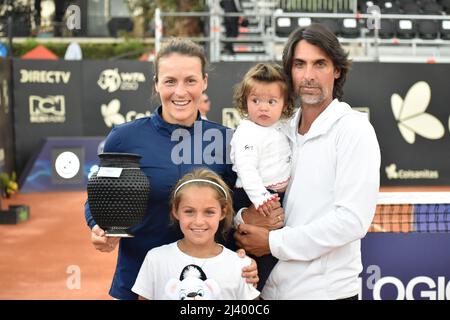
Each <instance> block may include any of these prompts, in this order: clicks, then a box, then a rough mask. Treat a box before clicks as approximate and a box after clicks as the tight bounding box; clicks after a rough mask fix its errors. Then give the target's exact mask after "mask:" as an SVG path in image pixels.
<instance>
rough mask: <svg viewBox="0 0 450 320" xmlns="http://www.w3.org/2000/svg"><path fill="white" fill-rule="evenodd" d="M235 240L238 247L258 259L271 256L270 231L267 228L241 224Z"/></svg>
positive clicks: (235, 234)
mask: <svg viewBox="0 0 450 320" xmlns="http://www.w3.org/2000/svg"><path fill="white" fill-rule="evenodd" d="M234 239H235V240H236V244H237V245H238V247H241V248H243V249H245V251H246V252H248V253H251V254H253V255H255V256H257V257H261V256H263V255H266V254H270V247H269V230H267V229H265V228H262V227H257V226H253V225H250V224H240V225H238V228H237V231H236V232H235V233H234Z"/></svg>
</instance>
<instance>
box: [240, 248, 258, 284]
mask: <svg viewBox="0 0 450 320" xmlns="http://www.w3.org/2000/svg"><path fill="white" fill-rule="evenodd" d="M236 252H237V254H238V256H239V258H245V257H246V254H245V250H244V249H239V250H238V251H236ZM249 258H250V257H249ZM250 260H251V263H250V264H249V265H248V266H246V267H243V268H242V277H243V278H245V281H246V282H247V283H250V284H252V285H253V286H254V287H255V288H256V286H257V285H258V281H259V277H258V268H257V266H256V261H255V260H253V259H252V258H250Z"/></svg>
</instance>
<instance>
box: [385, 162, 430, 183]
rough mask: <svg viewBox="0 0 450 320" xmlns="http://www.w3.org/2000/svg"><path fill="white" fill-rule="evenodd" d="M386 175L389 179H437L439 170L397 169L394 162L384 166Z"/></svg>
mask: <svg viewBox="0 0 450 320" xmlns="http://www.w3.org/2000/svg"><path fill="white" fill-rule="evenodd" d="M385 171H386V176H387V178H388V179H389V180H391V179H400V180H406V179H439V171H437V170H428V169H423V170H403V169H399V170H397V165H396V164H395V163H392V164H390V165H389V166H387V167H386V168H385Z"/></svg>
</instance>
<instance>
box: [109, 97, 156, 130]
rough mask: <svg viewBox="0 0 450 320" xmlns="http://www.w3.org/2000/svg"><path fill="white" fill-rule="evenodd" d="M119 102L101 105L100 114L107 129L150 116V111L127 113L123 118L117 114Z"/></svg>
mask: <svg viewBox="0 0 450 320" xmlns="http://www.w3.org/2000/svg"><path fill="white" fill-rule="evenodd" d="M119 110H120V101H119V100H118V99H113V100H111V101H110V102H109V103H108V104H102V106H101V113H102V116H103V120H104V121H105V124H106V126H107V127H108V128H111V127H112V126H114V125H118V124H122V123H125V122H128V121H132V120H134V119H139V118H143V117H145V116H150V111H146V112H145V114H144V113H138V112H136V111H129V112H127V114H126V115H125V116H123V115H122V114H120V113H119Z"/></svg>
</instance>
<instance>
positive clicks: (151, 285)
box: [131, 242, 259, 300]
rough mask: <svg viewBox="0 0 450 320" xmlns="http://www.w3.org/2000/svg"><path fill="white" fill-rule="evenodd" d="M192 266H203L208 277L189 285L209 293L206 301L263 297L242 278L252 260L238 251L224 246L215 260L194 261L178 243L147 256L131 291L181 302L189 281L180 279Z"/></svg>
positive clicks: (151, 297)
mask: <svg viewBox="0 0 450 320" xmlns="http://www.w3.org/2000/svg"><path fill="white" fill-rule="evenodd" d="M192 264H195V265H197V266H199V267H200V268H201V269H202V270H203V272H204V273H205V275H206V278H207V280H200V279H195V281H193V282H195V284H193V285H190V284H189V285H190V286H191V288H192V286H199V287H197V289H195V290H194V291H196V292H199V290H202V293H203V291H205V293H204V295H203V297H202V298H203V299H204V298H209V299H216V300H252V299H255V298H256V297H258V296H259V291H258V290H256V289H255V288H254V287H253V286H252V285H251V284H248V283H246V282H245V279H244V278H242V268H243V267H244V266H247V265H249V264H250V259H249V258H248V257H246V258H244V259H243V258H239V256H238V255H237V253H236V252H233V251H231V250H229V249H227V248H225V247H223V250H222V252H221V253H220V254H218V255H217V256H215V257H212V258H206V259H200V258H194V257H191V256H189V255H187V254H185V253H184V252H182V251H181V250H180V249H179V248H178V245H177V243H176V242H173V243H171V244H168V245H164V246H161V247H157V248H154V249H152V250H150V251H149V252H148V253H147V255H146V257H145V260H144V262H143V263H142V266H141V269H140V270H139V274H138V276H137V278H136V282H135V284H134V286H133V288H132V289H131V290H132V291H133V292H134V293H136V294H138V295H140V296H142V297H144V298H146V299H149V300H173V299H181V297H185V293H183V292H182V290H185V289H186V288H185V287H186V283H187V281H186V280H180V276H181V273H182V271H183V269H184V268H185V267H186V266H187V265H192ZM183 286H184V287H183ZM200 287H201V288H200ZM183 294H184V295H183ZM197 298H198V297H197Z"/></svg>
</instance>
